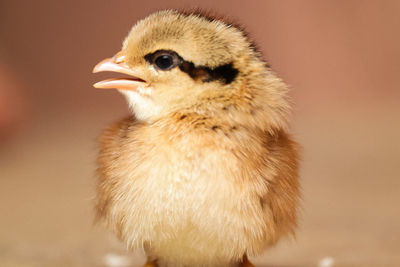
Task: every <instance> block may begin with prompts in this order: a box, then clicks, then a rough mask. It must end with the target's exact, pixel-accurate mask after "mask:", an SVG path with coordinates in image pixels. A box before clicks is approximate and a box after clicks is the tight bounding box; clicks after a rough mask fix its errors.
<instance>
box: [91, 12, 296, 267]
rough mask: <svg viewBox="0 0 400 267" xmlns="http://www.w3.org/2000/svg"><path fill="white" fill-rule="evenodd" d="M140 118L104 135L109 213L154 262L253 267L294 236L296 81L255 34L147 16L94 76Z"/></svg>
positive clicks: (116, 227)
mask: <svg viewBox="0 0 400 267" xmlns="http://www.w3.org/2000/svg"><path fill="white" fill-rule="evenodd" d="M101 71H112V72H117V73H123V74H127V75H129V78H118V79H109V80H105V81H101V82H98V83H96V84H95V85H94V87H96V88H116V89H118V90H119V91H120V92H121V93H123V94H124V95H125V96H126V99H127V101H128V103H129V106H130V108H131V110H132V113H133V116H130V117H128V118H126V119H123V120H121V121H119V122H117V123H115V124H113V125H112V126H111V127H109V128H108V129H107V130H106V131H105V132H104V133H103V134H102V136H101V138H100V153H99V157H98V176H99V180H98V187H97V206H96V210H97V216H98V218H99V219H101V220H103V221H104V222H105V223H106V225H107V226H108V227H109V228H110V229H111V230H112V231H114V232H115V233H117V234H118V236H119V237H120V238H121V239H122V240H124V241H125V242H126V243H127V245H128V246H129V247H130V248H143V249H144V250H145V252H146V254H147V256H148V263H147V265H146V266H173V267H180V266H182V267H183V266H191V267H192V266H204V267H205V266H252V265H251V263H250V262H249V261H248V260H247V255H250V256H254V255H258V254H260V253H261V252H262V251H263V250H264V249H265V248H267V247H269V246H271V245H273V244H275V243H276V242H277V240H278V239H280V238H281V237H283V236H287V235H291V234H293V233H294V230H295V227H296V208H297V205H298V201H299V189H298V179H297V176H298V169H297V145H296V143H295V142H294V141H293V140H292V138H291V137H290V135H289V134H288V130H287V128H288V126H287V115H288V110H289V104H288V100H287V86H286V85H285V84H284V83H283V82H282V81H281V80H280V79H279V78H277V77H276V76H275V74H274V73H273V72H271V70H270V69H269V68H268V66H267V65H266V63H265V62H264V61H263V60H262V59H261V57H260V54H259V53H258V52H257V51H256V50H255V49H254V47H253V45H252V44H251V43H250V42H249V40H248V39H247V37H246V36H245V34H244V33H243V32H242V31H241V30H239V29H238V28H236V27H234V26H232V25H229V24H226V23H224V22H222V21H220V20H215V19H209V18H206V17H204V16H201V15H196V14H183V13H179V12H177V11H171V10H168V11H161V12H157V13H155V14H152V15H150V16H148V17H146V18H145V19H143V20H141V21H139V22H138V23H137V24H136V25H135V26H134V27H133V28H132V30H131V32H130V33H129V35H128V36H127V37H126V39H125V41H124V43H123V46H122V50H121V51H120V52H118V53H117V54H116V55H115V56H114V57H113V58H109V59H105V60H103V61H102V62H100V63H99V64H98V65H96V67H95V68H94V72H101Z"/></svg>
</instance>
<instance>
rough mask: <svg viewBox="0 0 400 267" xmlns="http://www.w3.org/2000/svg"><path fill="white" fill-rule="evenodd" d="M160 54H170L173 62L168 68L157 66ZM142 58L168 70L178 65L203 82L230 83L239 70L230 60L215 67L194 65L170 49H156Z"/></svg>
mask: <svg viewBox="0 0 400 267" xmlns="http://www.w3.org/2000/svg"><path fill="white" fill-rule="evenodd" d="M160 55H169V56H171V57H172V59H173V64H172V65H171V66H170V67H169V68H165V69H163V68H160V66H157V64H156V62H155V61H156V60H157V58H158V57H159V56H160ZM144 58H145V60H146V61H147V62H149V63H150V64H153V65H155V66H156V67H157V68H158V69H161V70H170V69H173V68H175V67H179V69H180V70H181V71H183V72H185V73H187V74H188V75H189V76H190V77H191V78H193V79H195V80H201V81H203V82H212V81H221V82H222V83H224V84H230V83H231V82H233V81H234V80H235V78H236V77H237V75H238V74H239V71H238V70H237V69H236V68H235V67H234V66H233V63H232V62H231V63H227V64H223V65H220V66H218V67H215V68H210V67H207V66H196V65H194V64H193V63H192V62H190V61H186V60H184V59H183V58H182V57H181V56H180V55H178V53H176V52H175V51H172V50H157V51H155V52H153V53H150V54H147V55H146V56H145V57H144Z"/></svg>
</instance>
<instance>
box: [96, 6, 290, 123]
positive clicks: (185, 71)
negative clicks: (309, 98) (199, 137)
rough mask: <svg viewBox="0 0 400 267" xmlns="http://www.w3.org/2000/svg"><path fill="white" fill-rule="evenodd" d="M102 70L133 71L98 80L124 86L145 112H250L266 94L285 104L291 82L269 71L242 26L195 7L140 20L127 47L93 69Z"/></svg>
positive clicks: (138, 111)
mask: <svg viewBox="0 0 400 267" xmlns="http://www.w3.org/2000/svg"><path fill="white" fill-rule="evenodd" d="M99 71H115V72H121V73H125V74H128V75H131V76H132V78H129V79H110V80H106V81H102V82H99V83H97V84H95V87H99V88H116V89H119V90H120V92H122V93H123V94H124V95H125V96H126V98H127V101H128V103H129V105H130V107H131V109H132V111H133V112H134V114H135V116H136V117H137V118H138V119H141V120H155V119H157V118H160V117H163V116H168V115H170V114H172V113H176V112H182V111H192V112H198V113H212V114H216V113H217V112H218V111H219V110H225V111H229V110H230V109H232V110H242V111H244V110H247V111H249V112H250V109H253V110H256V109H263V108H262V106H265V101H266V102H270V107H271V109H270V111H271V110H273V109H276V110H279V109H280V110H281V111H282V110H285V109H286V107H287V104H286V100H285V99H284V95H285V92H286V86H285V85H284V84H283V83H282V82H281V81H280V80H279V79H278V78H276V77H275V76H274V74H273V73H271V72H270V71H269V69H268V68H267V67H266V64H265V62H264V61H262V60H261V59H260V57H259V54H258V53H257V52H256V51H255V50H254V48H253V46H252V44H251V42H249V41H248V39H247V37H246V36H245V34H244V33H243V32H242V31H241V30H239V29H238V28H236V27H234V26H232V25H230V24H226V23H224V22H222V21H220V20H213V19H209V18H206V17H203V16H200V15H196V14H182V13H179V12H177V11H171V10H168V11H161V12H157V13H154V14H152V15H150V16H148V17H146V18H145V19H143V20H141V21H139V22H138V23H137V24H136V25H135V26H134V27H133V28H132V29H131V31H130V33H129V34H128V36H127V37H126V39H125V41H124V42H123V46H122V50H121V51H120V52H118V53H117V54H116V55H115V56H114V57H113V58H111V59H106V60H104V61H102V62H100V63H99V64H98V65H97V66H96V67H95V69H94V72H99ZM260 98H263V100H257V99H260ZM257 101H260V103H257ZM262 102H264V103H262ZM258 106H259V107H258ZM264 110H265V109H264ZM252 112H253V113H254V111H252Z"/></svg>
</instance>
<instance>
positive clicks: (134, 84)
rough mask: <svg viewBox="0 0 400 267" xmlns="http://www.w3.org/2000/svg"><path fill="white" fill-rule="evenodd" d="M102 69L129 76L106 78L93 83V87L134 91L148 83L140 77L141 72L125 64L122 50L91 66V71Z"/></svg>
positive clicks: (100, 70)
mask: <svg viewBox="0 0 400 267" xmlns="http://www.w3.org/2000/svg"><path fill="white" fill-rule="evenodd" d="M102 71H112V72H118V73H123V74H127V75H129V76H131V78H115V79H107V80H104V81H101V82H97V83H95V84H93V87H95V88H101V89H119V90H131V91H136V90H137V88H138V87H146V86H148V85H149V84H148V82H147V81H146V80H145V79H143V78H142V77H143V74H141V73H139V72H137V71H135V70H134V69H132V68H130V67H129V66H128V65H127V64H126V62H125V56H124V55H123V54H122V52H119V53H117V54H116V55H115V56H114V57H112V58H106V59H104V60H102V61H100V62H99V63H98V64H97V65H96V66H95V67H94V68H93V73H97V72H102Z"/></svg>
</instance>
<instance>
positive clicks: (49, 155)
mask: <svg viewBox="0 0 400 267" xmlns="http://www.w3.org/2000/svg"><path fill="white" fill-rule="evenodd" d="M182 7H183V8H193V7H201V8H205V9H210V10H214V11H216V12H217V13H219V14H222V15H226V16H228V17H229V18H232V19H235V20H237V21H238V22H239V23H241V24H244V25H245V26H246V28H247V30H248V31H249V32H250V35H251V37H252V38H253V39H254V40H256V42H257V44H258V46H259V47H260V48H261V50H262V51H263V53H264V55H265V57H266V59H267V60H268V61H269V63H270V64H271V65H272V67H273V69H274V70H275V71H276V72H277V73H278V75H279V76H280V77H282V78H284V79H285V80H286V81H287V82H288V83H289V84H290V85H291V87H292V92H291V95H292V98H293V101H294V103H295V106H294V115H293V118H292V121H293V133H294V135H295V136H296V138H297V139H298V140H299V141H300V143H301V144H302V146H303V162H302V168H301V179H302V187H303V194H304V201H303V209H302V215H301V222H300V228H299V230H298V236H297V239H296V240H295V241H283V242H281V243H280V244H279V245H278V246H277V247H276V248H273V249H271V250H269V251H267V252H266V253H265V254H264V255H262V256H260V257H258V258H255V259H254V261H255V262H256V263H257V265H258V266H281V267H286V266H318V265H319V266H329V265H323V263H321V262H320V261H321V260H322V259H323V258H326V257H331V258H332V260H333V266H393V267H394V266H400V253H399V248H400V229H399V223H400V213H399V203H400V195H399V193H400V192H399V190H400V167H399V162H400V161H399V153H400V143H399V136H400V123H399V122H400V119H399V115H400V105H399V104H400V81H399V76H400V63H399V62H400V35H399V30H400V16H399V14H400V1H396V0H392V1H390V0H386V1H385V0H383V1H378V0H375V1H374V0H370V1H369V0H364V1H361V0H358V1H357V0H351V1H350V0H349V1H333V0H332V1H319V0H315V1H311V0H307V1H302V0H296V1H295V0H293V1H286V0H285V1H278V0H276V1H246V2H245V1H232V0H230V1H228V0H226V1H215V0H213V1H211V0H203V1H178V0H175V1H150V0H147V1H133V0H131V1H127V0H126V1H122V0H114V1H107V0H97V1H72V0H69V1H52V0H35V1H28V0H26V1H13V0H5V1H4V0H3V1H2V2H0V216H1V217H0V266H111V265H110V264H108V265H107V262H108V263H110V259H114V260H117V261H118V259H119V258H117V257H116V256H122V258H120V259H119V263H120V265H115V266H122V265H121V264H123V263H128V264H131V265H132V266H137V265H138V263H141V262H142V261H143V258H142V257H141V256H140V255H136V254H135V255H132V254H128V253H126V252H125V249H124V246H123V245H121V244H119V243H118V241H117V240H115V239H113V238H112V237H111V235H109V234H107V233H106V231H105V230H103V229H101V228H99V227H93V225H92V202H91V201H92V198H93V185H94V177H93V173H94V169H95V166H94V158H95V149H96V142H95V139H96V136H97V135H98V134H99V133H100V131H101V129H103V128H104V127H105V126H106V125H107V124H108V123H110V122H112V121H114V120H116V119H118V118H120V117H121V116H123V115H124V114H127V108H126V104H125V101H124V99H123V98H122V97H121V96H120V95H118V94H117V93H116V92H109V91H107V92H104V91H96V90H95V89H93V88H92V87H91V84H92V83H93V82H94V81H97V80H99V79H101V77H102V75H93V74H91V69H92V67H93V66H94V64H95V63H97V62H98V61H99V60H100V59H102V58H104V57H107V56H111V55H113V53H114V52H116V51H118V49H119V48H120V46H121V41H122V40H123V38H124V36H125V35H126V34H127V32H128V30H129V29H130V27H131V26H132V25H133V24H134V23H135V21H137V20H138V19H139V18H142V17H144V16H146V15H147V14H149V13H151V12H153V11H156V10H159V9H164V8H182ZM110 254H112V255H111V256H110ZM113 255H114V256H113ZM326 262H329V260H326V261H325V263H326Z"/></svg>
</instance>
